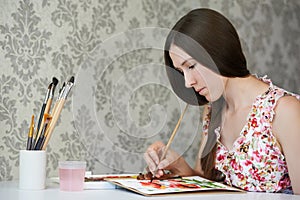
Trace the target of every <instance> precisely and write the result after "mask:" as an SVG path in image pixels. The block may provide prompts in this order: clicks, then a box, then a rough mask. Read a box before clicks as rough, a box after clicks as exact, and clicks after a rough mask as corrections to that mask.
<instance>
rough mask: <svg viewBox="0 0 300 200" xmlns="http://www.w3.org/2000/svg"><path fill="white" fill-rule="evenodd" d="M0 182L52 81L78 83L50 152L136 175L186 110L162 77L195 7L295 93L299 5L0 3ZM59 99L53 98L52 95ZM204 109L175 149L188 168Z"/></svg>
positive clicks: (188, 119) (259, 70) (96, 168)
mask: <svg viewBox="0 0 300 200" xmlns="http://www.w3.org/2000/svg"><path fill="white" fill-rule="evenodd" d="M0 5H1V12H0V47H1V48H0V61H1V62H0V69H1V72H0V73H1V74H0V92H1V95H0V127H1V128H0V152H1V153H0V180H12V179H17V178H18V165H19V160H18V156H19V153H18V152H19V150H20V149H25V145H26V139H27V138H26V137H27V132H28V128H29V123H30V119H31V115H32V114H34V115H35V116H38V114H39V112H40V108H41V104H42V101H43V99H44V96H45V93H46V88H47V87H48V84H49V83H50V82H51V80H52V77H53V76H55V77H57V78H58V79H59V81H60V82H59V87H61V85H62V82H63V81H65V80H66V79H69V78H70V76H72V75H74V76H75V83H76V84H75V86H74V88H73V91H72V93H71V94H70V98H68V100H67V103H66V105H65V107H64V109H63V111H62V113H61V117H60V119H59V121H58V125H57V127H56V128H55V130H54V133H53V136H52V138H51V140H50V143H49V146H48V147H47V162H48V166H47V174H48V176H49V177H50V176H57V174H58V170H57V165H58V161H59V160H80V159H81V160H86V161H87V162H88V170H92V171H93V173H119V172H135V173H136V172H139V171H143V170H144V167H145V163H144V161H143V152H144V151H145V150H146V148H147V146H148V145H149V144H151V143H152V142H154V141H155V140H162V141H164V142H166V141H167V139H168V137H169V136H170V133H171V132H172V130H173V128H174V127H175V125H176V122H177V120H178V118H179V116H180V113H181V112H182V108H183V107H184V103H183V102H181V101H180V100H179V99H178V98H177V97H176V96H175V94H174V93H173V92H172V90H171V89H170V86H169V84H168V81H167V79H166V75H165V72H164V70H163V67H162V66H163V58H162V53H163V52H162V50H163V45H164V39H165V36H166V34H167V32H168V29H169V28H171V27H172V26H173V25H174V23H175V22H176V21H177V20H178V19H179V18H180V17H181V16H182V15H184V14H185V13H186V12H188V11H189V10H191V9H193V8H198V7H210V8H213V9H216V10H218V11H220V12H222V13H223V14H224V15H225V16H227V17H228V18H229V19H230V20H231V21H232V22H233V24H234V25H235V27H236V28H237V30H238V32H239V34H240V37H241V40H242V44H243V48H244V51H245V54H246V57H247V61H248V66H249V69H250V70H251V71H252V73H256V74H258V75H265V74H267V75H268V76H269V77H270V78H272V80H273V82H274V83H275V84H277V85H279V86H281V87H283V88H285V89H288V90H290V91H293V92H296V93H300V89H299V85H300V79H299V75H300V68H299V64H300V49H299V48H300V38H299V37H300V12H299V11H300V3H299V1H294V0H276V1H272V0H224V1H213V0H211V1H210V0H197V1H196V0H193V1H192V0H186V1H182V0H172V1H170V0H130V1H129V0H121V1H120V0H77V1H71V0H52V1H50V0H43V1H41V0H23V1H9V0H0ZM56 95H57V94H56ZM200 115H201V109H200V108H197V107H192V106H191V107H189V109H188V114H187V115H186V116H185V117H184V120H183V123H182V124H181V126H180V129H179V131H178V134H177V136H176V138H175V140H174V144H173V146H172V148H174V149H175V150H177V151H178V152H180V153H181V154H184V156H185V157H186V158H187V160H188V161H189V162H190V163H191V164H193V163H194V158H195V157H196V154H197V151H198V149H197V148H198V145H199V141H200V139H201V138H200V136H199V132H200V129H199V127H201V122H200Z"/></svg>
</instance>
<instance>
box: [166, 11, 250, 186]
mask: <svg viewBox="0 0 300 200" xmlns="http://www.w3.org/2000/svg"><path fill="white" fill-rule="evenodd" d="M171 44H175V45H176V46H178V47H180V48H181V49H183V50H184V51H185V52H186V53H187V54H189V55H190V56H191V57H193V58H194V59H195V60H197V61H198V62H199V63H201V64H202V65H203V66H205V67H207V68H209V69H211V70H212V71H214V72H215V73H218V74H220V75H222V76H226V77H246V76H248V75H249V74H250V73H249V71H248V69H247V62H246V59H245V56H244V54H243V51H242V48H241V43H240V39H239V36H238V34H237V32H236V30H235V28H234V26H233V25H232V24H231V23H230V21H229V20H228V19H226V18H225V17H224V16H223V15H221V14H220V13H218V12H216V11H214V10H211V9H207V8H202V9H195V10H192V11H190V12H189V13H187V14H186V15H185V16H183V17H182V18H181V19H180V20H179V21H178V22H177V23H176V24H175V26H174V27H173V28H172V30H171V31H170V33H169V35H168V37H167V39H166V43H165V50H164V59H165V65H166V71H167V75H168V78H169V81H170V83H171V86H172V88H173V90H174V92H175V93H176V94H177V95H178V96H179V97H180V98H181V99H182V100H184V101H186V102H187V103H189V104H192V105H204V104H207V103H208V101H207V100H206V98H205V97H204V96H201V95H199V94H198V93H197V92H195V90H194V89H193V88H186V87H185V85H184V82H185V80H184V76H183V74H182V73H181V72H179V71H177V70H176V69H175V68H174V65H173V62H172V59H171V57H170V54H169V51H170V46H171ZM223 103H224V99H223V98H222V97H221V98H220V99H219V100H217V101H215V102H212V106H211V108H212V110H211V120H210V125H209V128H208V136H209V137H208V138H209V140H208V142H207V144H206V146H205V150H204V152H207V153H205V154H204V155H203V156H202V159H201V166H202V170H203V171H204V175H205V176H206V177H207V178H210V179H213V180H216V179H218V175H219V174H218V172H217V171H216V170H215V167H214V166H215V156H216V155H215V154H216V134H215V133H214V131H215V129H216V128H217V127H218V126H220V122H221V109H222V106H223ZM208 152H209V153H208Z"/></svg>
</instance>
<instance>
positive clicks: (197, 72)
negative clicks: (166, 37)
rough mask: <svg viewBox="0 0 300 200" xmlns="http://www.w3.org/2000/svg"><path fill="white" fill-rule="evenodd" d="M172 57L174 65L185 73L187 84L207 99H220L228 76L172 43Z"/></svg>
mask: <svg viewBox="0 0 300 200" xmlns="http://www.w3.org/2000/svg"><path fill="white" fill-rule="evenodd" d="M169 52H170V57H171V59H172V62H173V64H174V67H175V68H176V69H177V70H179V71H181V72H182V73H183V74H184V80H185V86H186V87H187V88H191V87H193V88H194V89H195V91H196V92H197V93H199V94H200V95H202V96H204V97H205V98H206V99H207V101H210V102H213V101H216V100H218V99H219V98H220V97H221V95H222V94H223V91H224V83H225V82H226V78H225V77H223V76H221V75H219V74H216V73H215V72H213V71H211V70H210V69H208V68H206V67H204V66H203V65H201V64H200V63H199V62H197V61H196V60H195V59H193V58H192V57H191V56H190V55H189V54H187V53H186V52H185V51H183V50H182V49H181V48H179V47H178V46H176V45H174V44H172V45H171V47H170V51H169Z"/></svg>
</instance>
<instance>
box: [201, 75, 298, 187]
mask: <svg viewBox="0 0 300 200" xmlns="http://www.w3.org/2000/svg"><path fill="white" fill-rule="evenodd" d="M262 80H263V81H264V82H267V83H268V84H269V86H270V87H269V90H268V91H267V92H265V93H264V94H262V95H259V96H258V97H257V98H256V101H255V102H254V103H253V105H252V108H251V111H250V113H249V114H248V118H247V124H246V125H245V126H244V128H243V129H242V131H241V133H240V136H239V137H238V138H237V139H236V140H235V142H234V144H233V148H232V149H231V150H228V149H227V148H226V147H225V146H224V145H223V144H222V143H221V142H220V141H219V138H220V128H218V129H216V130H215V132H216V134H217V136H218V144H217V152H216V169H218V170H219V171H221V172H223V173H224V175H225V176H226V178H225V182H226V183H227V184H229V185H232V186H235V187H238V188H241V189H244V190H247V191H264V192H280V191H283V190H285V189H291V182H290V178H289V176H288V169H287V163H286V160H285V157H284V155H283V154H282V153H281V150H280V148H279V145H278V143H277V140H276V138H275V136H274V135H273V133H272V120H273V118H274V115H275V112H274V108H275V106H276V103H277V101H278V99H279V98H280V97H283V96H285V95H293V96H296V97H297V99H299V100H300V96H299V95H296V94H292V93H289V92H287V91H285V90H283V89H281V88H278V87H276V86H274V85H273V84H272V82H271V81H270V80H269V79H266V77H264V78H262ZM208 123H209V122H204V124H208Z"/></svg>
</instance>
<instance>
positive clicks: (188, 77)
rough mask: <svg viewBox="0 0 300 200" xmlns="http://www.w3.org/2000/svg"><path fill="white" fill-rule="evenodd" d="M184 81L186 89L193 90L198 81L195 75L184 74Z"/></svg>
mask: <svg viewBox="0 0 300 200" xmlns="http://www.w3.org/2000/svg"><path fill="white" fill-rule="evenodd" d="M184 80H185V87H186V88H191V87H193V85H194V84H195V83H196V80H195V79H194V77H193V75H192V74H190V73H184Z"/></svg>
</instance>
